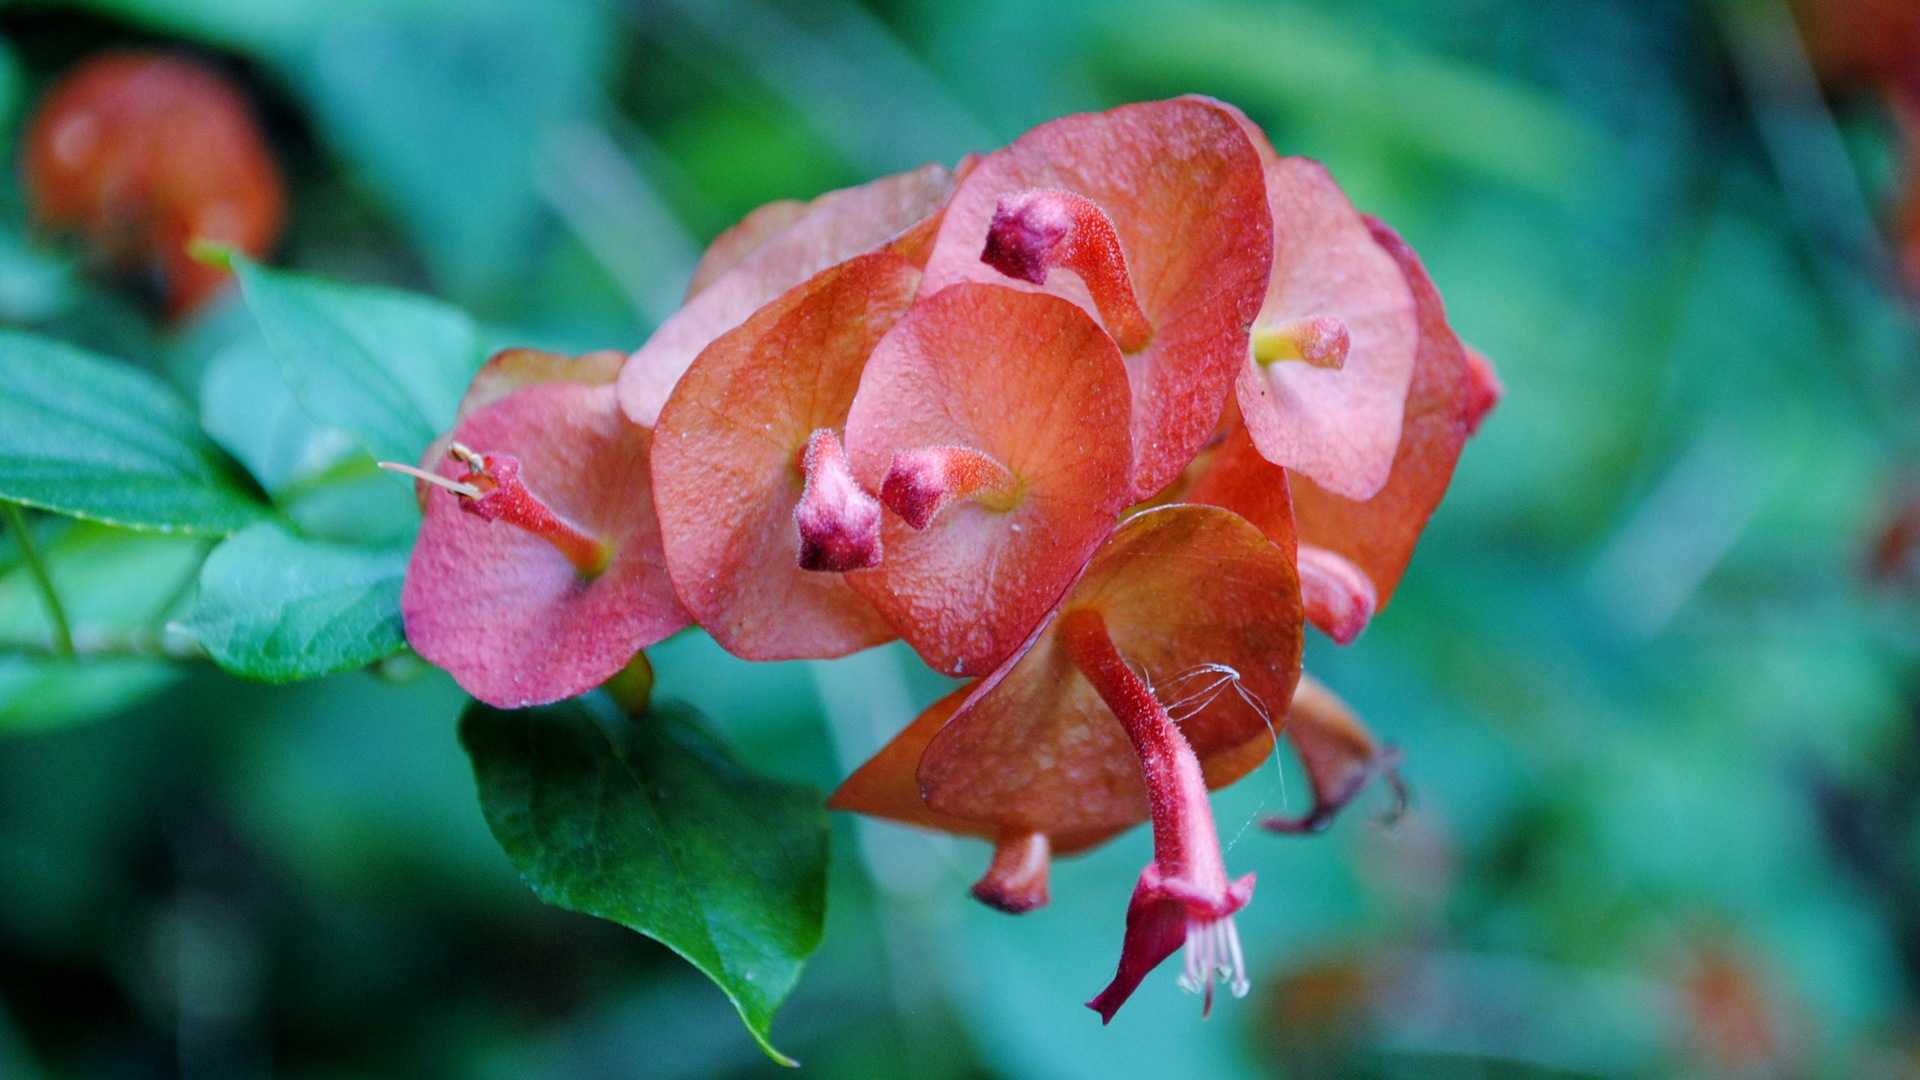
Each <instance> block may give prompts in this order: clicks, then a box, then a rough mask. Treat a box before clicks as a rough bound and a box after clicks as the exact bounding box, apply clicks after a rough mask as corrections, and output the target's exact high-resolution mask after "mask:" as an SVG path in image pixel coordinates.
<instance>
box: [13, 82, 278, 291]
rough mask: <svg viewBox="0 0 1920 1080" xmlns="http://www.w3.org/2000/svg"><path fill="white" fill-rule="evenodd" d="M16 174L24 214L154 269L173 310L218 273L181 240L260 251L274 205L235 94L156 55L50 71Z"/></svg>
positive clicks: (273, 173)
mask: <svg viewBox="0 0 1920 1080" xmlns="http://www.w3.org/2000/svg"><path fill="white" fill-rule="evenodd" d="M23 174H24V180H25V183H26V189H27V197H28V201H29V202H30V203H31V205H32V209H33V216H34V218H35V219H36V220H38V221H39V222H40V223H42V224H44V225H47V226H50V227H52V228H56V229H71V230H74V231H77V232H80V233H83V234H84V235H85V236H86V237H87V239H88V240H89V241H90V242H91V243H92V244H93V245H94V246H95V247H96V248H98V249H99V250H100V252H101V253H102V254H103V255H104V256H105V257H106V259H107V260H108V261H109V262H111V263H113V264H115V265H117V266H120V267H122V268H126V269H146V268H153V269H157V270H158V272H159V274H160V278H161V282H162V284H163V286H164V292H165V296H166V302H167V311H168V313H169V314H170V315H172V316H173V317H175V318H180V317H184V316H186V315H189V314H191V313H193V312H194V311H196V310H198V309H199V308H200V307H201V306H202V305H203V304H205V303H206V302H207V301H208V300H210V299H212V297H213V295H214V294H215V293H216V292H218V291H219V289H220V287H221V286H222V285H223V284H225V282H226V279H227V273H226V271H225V270H222V269H220V268H218V267H214V266H208V265H205V264H203V263H200V262H198V261H196V260H195V259H194V258H193V257H192V256H191V255H189V254H188V251H187V247H188V245H189V244H190V243H191V242H193V241H207V242H210V243H215V244H221V245H225V246H228V247H231V248H234V249H236V250H239V251H242V252H245V253H246V254H248V255H251V256H254V257H256V258H257V257H261V256H264V255H266V254H267V253H268V251H269V250H271V249H272V247H273V244H274V241H275V240H277V239H278V238H279V235H280V226H281V219H282V216H283V214H284V212H285V196H284V194H283V192H282V189H281V183H280V173H279V170H278V169H277V168H275V166H274V163H273V158H272V156H271V155H270V154H269V153H268V152H267V147H266V140H265V139H264V138H263V137H262V135H261V133H260V129H259V126H258V125H257V124H256V123H255V122H254V118H253V114H252V112H251V110H249V108H248V107H247V102H246V100H245V99H244V98H243V97H241V95H240V93H239V92H238V91H236V90H235V89H234V88H233V87H232V86H231V85H230V84H229V83H228V82H227V80H226V79H224V78H223V77H221V76H220V75H219V74H217V73H215V72H213V71H211V70H208V69H207V68H205V67H202V66H201V65H199V64H197V63H194V62H192V61H189V60H185V59H182V58H180V57H174V56H165V55H162V54H159V53H150V52H139V51H123V52H111V53H105V54H103V55H100V56H97V57H95V58H93V59H92V60H89V61H87V62H86V63H85V64H82V65H81V66H80V67H79V68H77V69H75V70H74V71H73V72H71V73H69V74H68V75H67V76H66V77H65V78H64V79H62V80H61V81H60V82H59V83H58V84H57V85H56V86H55V87H54V88H53V89H52V90H51V91H50V92H49V93H48V94H47V97H46V99H45V100H44V101H42V102H41V104H40V109H39V111H38V112H37V113H36V114H35V115H34V118H33V122H32V126H31V128H30V129H29V131H28V133H27V141H26V149H25V154H24V159H23Z"/></svg>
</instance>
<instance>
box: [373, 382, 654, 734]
mask: <svg viewBox="0 0 1920 1080" xmlns="http://www.w3.org/2000/svg"><path fill="white" fill-rule="evenodd" d="M454 438H455V439H456V440H458V441H459V442H460V443H462V444H463V445H465V446H467V447H470V448H471V449H473V450H474V451H476V452H477V453H480V454H511V455H512V456H513V457H514V458H515V459H517V460H518V462H519V479H520V480H521V481H523V482H524V483H525V485H526V487H527V490H528V491H530V492H532V493H533V495H534V496H536V497H537V498H539V499H540V500H541V501H542V502H543V503H545V504H546V506H547V507H549V508H550V509H551V510H552V511H553V512H554V513H555V514H557V515H558V516H559V517H560V518H561V519H563V520H564V521H566V522H567V523H569V524H571V525H572V526H574V527H575V528H577V529H579V530H580V531H582V532H584V533H586V534H588V535H590V536H592V537H594V538H596V539H598V540H600V541H601V542H603V543H605V544H606V545H607V547H608V553H609V557H608V561H607V564H606V567H605V569H604V570H602V571H601V572H600V573H599V574H597V575H595V576H592V577H587V576H583V575H582V574H581V573H580V572H579V571H578V570H576V569H575V567H574V564H573V563H572V562H569V561H568V559H567V558H566V557H565V556H564V555H562V554H561V553H560V551H558V550H557V549H556V548H555V547H554V546H553V545H551V544H549V543H548V542H547V541H546V540H543V539H541V538H540V537H538V536H535V535H533V534H531V533H528V532H525V531H522V530H521V529H519V528H516V527H514V526H513V525H510V524H507V523H505V522H501V521H492V522H489V521H485V520H482V519H481V518H480V517H478V516H476V515H474V514H472V513H468V512H466V511H465V510H463V509H462V507H461V505H460V503H461V496H459V495H457V494H455V493H454V492H451V491H447V490H445V489H441V488H436V489H435V490H434V491H433V492H432V493H431V495H430V497H429V498H428V500H427V506H426V511H425V515H424V520H423V521H422V523H421V526H420V537H419V540H418V541H417V542H416V543H415V544H414V549H413V557H412V561H411V562H409V563H408V566H407V578H406V584H405V586H404V588H403V589H402V592H401V595H400V611H401V615H402V617H403V618H404V619H405V622H406V630H407V641H408V643H409V644H411V645H412V646H413V647H414V649H415V650H416V651H418V652H419V653H420V655H421V656H423V657H425V658H426V659H427V660H429V661H430V662H432V663H434V664H436V665H438V666H440V667H442V668H445V669H446V670H447V671H448V672H449V673H450V674H452V675H453V677H454V681H456V682H458V683H459V684H460V686H461V687H462V688H463V689H465V690H466V691H467V692H468V693H470V694H472V695H473V696H474V697H477V698H479V699H480V700H482V701H484V702H487V703H488V704H490V705H495V706H499V707H502V708H519V707H522V706H527V705H537V704H542V703H545V702H550V701H557V700H559V699H561V698H565V697H571V696H573V695H575V694H579V693H583V692H585V691H587V690H590V689H592V688H593V687H595V686H597V685H599V684H600V683H601V682H604V681H605V680H606V679H607V678H609V677H610V676H612V675H613V674H614V673H615V672H617V671H619V670H620V669H621V668H622V667H624V666H625V665H626V663H627V661H629V660H631V659H632V658H633V655H634V654H635V653H636V652H638V651H640V650H641V649H643V648H645V647H646V646H648V645H651V644H653V643H655V642H657V641H660V640H661V639H663V638H665V637H666V636H667V635H669V634H671V633H673V632H674V631H676V630H679V629H680V628H681V627H684V626H686V625H687V622H688V617H687V613H686V611H685V610H684V609H682V607H681V606H680V602H679V600H678V599H676V598H675V596H674V593H673V588H672V584H671V582H670V581H669V580H668V577H667V568H666V559H665V556H664V555H663V553H662V551H661V546H660V527H659V524H658V522H657V521H656V520H655V519H654V514H653V500H652V497H651V483H650V480H649V470H648V464H647V457H648V451H649V448H650V445H651V441H652V440H651V437H650V436H649V435H648V433H647V431H646V429H645V428H641V427H638V426H636V425H634V424H632V423H630V422H628V420H627V418H626V417H625V415H624V414H622V413H621V411H620V408H619V404H618V402H617V401H616V400H615V398H614V390H613V387H611V386H604V385H603V386H587V385H583V384H580V383H543V384H539V385H534V386H527V387H523V388H521V389H519V390H516V391H514V392H512V393H510V394H508V395H507V396H505V397H503V398H501V399H499V400H498V401H495V402H494V403H492V404H491V405H488V406H486V407H485V408H482V409H480V410H478V411H477V412H474V413H473V414H472V415H470V416H468V417H467V418H466V419H465V420H463V421H461V423H460V425H459V426H458V427H457V428H455V429H454ZM422 464H423V467H424V468H426V469H428V470H429V471H434V472H437V473H438V474H439V475H441V476H444V477H446V478H448V479H449V480H453V481H462V480H465V479H466V477H467V472H466V470H465V469H464V468H463V467H462V466H461V465H460V464H458V463H457V462H454V461H452V460H448V459H441V460H438V461H428V462H423V463H422Z"/></svg>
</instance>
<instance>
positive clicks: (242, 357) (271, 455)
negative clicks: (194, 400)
mask: <svg viewBox="0 0 1920 1080" xmlns="http://www.w3.org/2000/svg"><path fill="white" fill-rule="evenodd" d="M200 423H201V425H202V426H204V427H205V428H206V430H207V434H208V435H210V436H212V437H213V440H214V441H215V442H217V443H219V444H220V445H221V446H222V447H223V448H224V449H225V450H226V451H227V452H228V453H230V454H232V455H233V456H234V457H235V458H236V459H238V460H239V462H240V463H241V464H242V465H245V466H246V467H247V471H248V472H251V473H252V474H253V475H254V478H255V479H257V480H259V481H260V484H261V486H262V487H265V488H266V489H267V490H268V491H269V492H271V493H273V495H274V497H275V498H281V497H283V496H284V495H285V494H286V492H287V491H288V489H290V488H297V487H299V486H301V485H303V484H305V483H306V482H308V481H310V480H311V479H312V478H313V477H315V476H317V475H320V474H322V473H324V472H326V471H327V470H328V469H329V468H332V467H334V466H336V465H338V464H339V463H340V461H341V460H342V459H343V458H346V457H349V456H356V455H358V454H359V453H360V449H359V447H357V446H355V445H354V443H353V440H351V439H349V438H348V437H347V436H346V435H344V434H343V433H341V432H339V431H334V430H332V429H329V428H323V427H321V426H320V425H318V424H316V423H314V422H313V421H312V420H311V419H309V418H308V417H307V414H306V413H305V412H304V411H303V410H302V409H301V408H300V403H299V402H297V401H295V400H294V397H293V391H292V390H289V389H288V388H287V381H286V380H285V379H284V378H282V377H281V375H280V365H279V364H278V363H276V362H275V360H274V358H273V353H272V352H270V351H269V350H268V349H267V346H266V343H265V342H263V341H260V340H258V339H251V338H250V339H249V340H245V341H240V342H236V343H234V344H232V345H229V346H227V347H226V348H225V349H222V350H221V351H220V352H219V353H217V354H215V356H214V358H213V359H212V360H211V361H209V362H208V363H207V369H206V372H205V373H204V374H203V375H201V377H200Z"/></svg>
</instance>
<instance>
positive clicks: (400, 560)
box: [181, 525, 407, 682]
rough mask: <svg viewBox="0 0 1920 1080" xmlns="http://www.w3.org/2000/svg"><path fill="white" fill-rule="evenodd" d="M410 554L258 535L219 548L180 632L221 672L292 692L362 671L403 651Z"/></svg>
mask: <svg viewBox="0 0 1920 1080" xmlns="http://www.w3.org/2000/svg"><path fill="white" fill-rule="evenodd" d="M406 572H407V553H406V550H405V549H404V548H386V549H381V548H364V547H355V546H349V545H345V544H331V543H323V542H321V541H317V540H307V539H302V538H300V537H296V536H294V535H293V534H291V533H289V532H287V531H286V530H284V529H282V528H280V527H279V526H277V525H259V526H256V527H254V528H251V529H248V530H247V531H246V532H243V533H241V534H240V535H238V536H235V537H233V538H232V539H230V540H228V541H227V542H226V543H224V544H221V545H220V546H219V547H217V548H215V549H214V551H213V554H212V555H210V556H208V557H207V562H206V565H205V566H203V567H201V568H200V597H199V600H198V601H197V602H196V603H195V604H194V606H193V610H191V611H189V612H188V613H187V616H186V618H185V619H184V620H182V623H181V629H183V630H185V631H186V632H187V633H189V634H191V635H192V636H193V637H194V638H195V639H196V640H198V641H199V642H200V644H201V646H202V647H204V648H205V649H206V650H207V654H208V655H209V656H211V657H213V661H214V663H216V664H219V665H220V666H221V667H222V668H225V669H226V670H228V671H230V672H232V673H234V674H235V675H244V676H246V677H247V678H250V679H262V680H265V681H267V682H290V681H293V680H295V679H310V678H314V677H316V676H319V675H330V674H333V673H334V672H338V671H347V670H350V669H352V668H357V667H364V666H366V665H367V664H371V663H373V662H374V661H375V660H378V659H380V658H381V657H384V656H389V655H391V654H392V653H394V652H397V651H398V650H399V649H400V648H401V646H403V645H404V644H406V639H405V636H404V634H403V631H402V629H401V625H400V583H401V579H402V578H403V577H405V575H406Z"/></svg>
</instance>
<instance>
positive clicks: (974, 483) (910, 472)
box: [880, 446, 1019, 529]
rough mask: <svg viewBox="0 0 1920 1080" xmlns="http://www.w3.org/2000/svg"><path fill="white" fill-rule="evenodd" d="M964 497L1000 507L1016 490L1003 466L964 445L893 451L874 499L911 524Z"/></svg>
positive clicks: (923, 522)
mask: <svg viewBox="0 0 1920 1080" xmlns="http://www.w3.org/2000/svg"><path fill="white" fill-rule="evenodd" d="M968 496H973V497H974V498H976V499H977V500H978V501H980V502H981V503H983V504H985V505H986V506H987V507H988V508H990V509H994V510H1000V511H1005V510H1010V509H1012V508H1013V504H1014V501H1015V500H1016V499H1017V498H1018V496H1019V490H1018V485H1017V484H1016V482H1015V481H1014V478H1013V474H1012V473H1010V472H1008V471H1007V467H1006V466H1005V465H1002V464H1000V463H999V462H998V461H995V460H994V459H992V458H990V457H988V456H987V455H985V454H983V453H981V452H980V451H978V450H974V449H970V448H968V447H965V446H929V447H927V448H925V449H923V450H902V451H899V452H898V453H896V454H894V455H893V464H892V465H891V466H889V467H888V469H887V477H886V479H885V480H883V481H881V483H880V502H881V503H882V504H884V505H885V506H886V508H887V509H889V510H891V511H893V512H894V513H896V514H898V515H900V517H901V518H903V519H904V520H905V521H906V523H907V524H908V525H911V526H913V527H914V528H915V529H924V528H926V527H927V526H928V525H931V524H933V519H934V517H935V515H937V514H939V513H940V511H941V509H942V508H943V507H945V506H946V505H947V504H948V503H950V502H952V501H954V500H955V499H964V498H967V497H968Z"/></svg>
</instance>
